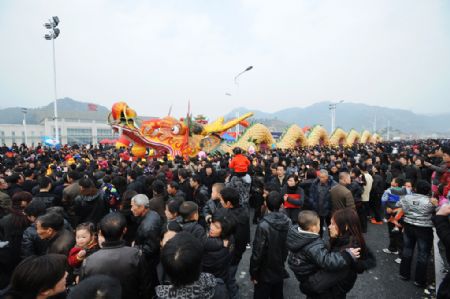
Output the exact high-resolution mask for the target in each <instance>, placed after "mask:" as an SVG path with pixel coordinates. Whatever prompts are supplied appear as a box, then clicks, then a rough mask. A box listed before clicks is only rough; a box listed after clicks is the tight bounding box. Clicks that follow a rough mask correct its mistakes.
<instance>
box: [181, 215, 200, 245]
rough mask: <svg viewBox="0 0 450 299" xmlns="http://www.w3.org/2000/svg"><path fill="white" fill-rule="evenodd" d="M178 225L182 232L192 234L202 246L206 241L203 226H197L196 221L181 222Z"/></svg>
mask: <svg viewBox="0 0 450 299" xmlns="http://www.w3.org/2000/svg"><path fill="white" fill-rule="evenodd" d="M180 225H181V229H182V231H184V232H188V233H190V234H192V235H193V236H194V237H195V238H197V239H198V240H199V241H200V242H201V243H202V244H204V243H205V241H206V232H205V229H204V228H203V226H201V225H200V224H198V222H197V221H188V222H182V223H181V224H180Z"/></svg>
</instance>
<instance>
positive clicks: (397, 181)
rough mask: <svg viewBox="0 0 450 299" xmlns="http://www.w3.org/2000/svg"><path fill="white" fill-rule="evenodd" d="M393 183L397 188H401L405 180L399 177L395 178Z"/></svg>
mask: <svg viewBox="0 0 450 299" xmlns="http://www.w3.org/2000/svg"><path fill="white" fill-rule="evenodd" d="M394 179H395V182H396V183H397V185H398V186H399V187H403V185H405V179H404V178H401V177H395V178H394Z"/></svg>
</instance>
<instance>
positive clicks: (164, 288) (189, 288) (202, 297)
mask: <svg viewBox="0 0 450 299" xmlns="http://www.w3.org/2000/svg"><path fill="white" fill-rule="evenodd" d="M216 285H217V281H216V278H215V277H214V275H212V274H209V273H201V274H200V278H199V279H198V280H197V281H195V282H194V283H192V284H189V285H186V286H182V287H179V288H176V287H174V286H172V285H159V286H157V287H156V296H157V297H158V298H160V299H168V298H173V299H188V298H199V299H210V298H213V297H214V294H215V291H216Z"/></svg>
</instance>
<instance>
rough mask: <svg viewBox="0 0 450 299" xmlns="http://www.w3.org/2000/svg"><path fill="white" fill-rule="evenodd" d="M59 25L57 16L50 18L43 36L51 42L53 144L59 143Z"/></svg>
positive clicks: (45, 25)
mask: <svg viewBox="0 0 450 299" xmlns="http://www.w3.org/2000/svg"><path fill="white" fill-rule="evenodd" d="M58 24H59V18H58V17H57V16H54V17H52V18H51V19H49V20H48V23H45V24H44V27H45V28H47V29H48V30H49V31H48V33H47V34H46V35H45V36H44V38H45V39H46V40H51V41H52V45H53V85H54V86H53V88H54V92H55V103H54V119H55V144H58V143H59V131H58V108H57V103H56V101H57V99H58V94H57V92H56V59H55V39H56V38H57V37H58V36H59V33H60V30H59V28H56V27H57V26H58Z"/></svg>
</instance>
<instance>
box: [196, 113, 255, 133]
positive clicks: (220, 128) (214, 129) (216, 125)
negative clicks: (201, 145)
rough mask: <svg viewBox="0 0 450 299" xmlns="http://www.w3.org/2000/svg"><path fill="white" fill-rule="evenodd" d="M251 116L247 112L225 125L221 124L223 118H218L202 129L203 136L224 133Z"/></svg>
mask: <svg viewBox="0 0 450 299" xmlns="http://www.w3.org/2000/svg"><path fill="white" fill-rule="evenodd" d="M251 116H253V113H252V112H248V113H246V114H244V115H242V116H240V117H238V118H234V119H232V120H230V121H229V122H227V123H225V124H224V123H223V121H224V117H223V116H222V117H219V118H218V119H217V120H215V121H214V122H212V123H210V124H207V125H205V126H204V127H203V132H202V133H203V134H204V135H207V134H212V133H220V132H225V131H226V130H228V129H230V128H232V127H234V126H236V125H237V124H239V123H240V122H241V121H243V120H244V119H247V118H249V117H251Z"/></svg>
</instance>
